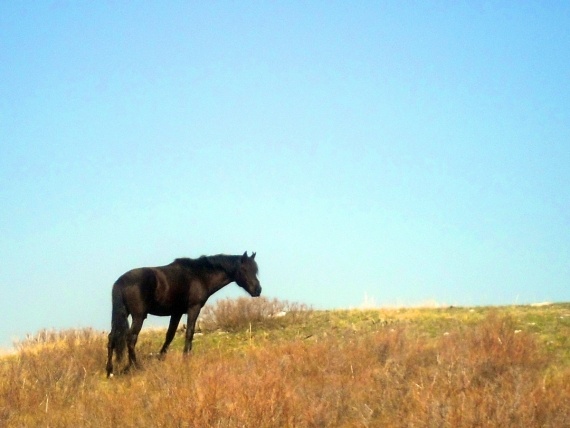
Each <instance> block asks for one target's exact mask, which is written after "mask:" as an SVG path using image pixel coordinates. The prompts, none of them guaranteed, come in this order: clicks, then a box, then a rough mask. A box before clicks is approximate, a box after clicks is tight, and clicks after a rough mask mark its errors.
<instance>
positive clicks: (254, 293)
mask: <svg viewBox="0 0 570 428" xmlns="http://www.w3.org/2000/svg"><path fill="white" fill-rule="evenodd" d="M260 295H261V286H260V285H258V286H257V288H256V289H255V291H254V292H253V293H251V296H252V297H259V296H260Z"/></svg>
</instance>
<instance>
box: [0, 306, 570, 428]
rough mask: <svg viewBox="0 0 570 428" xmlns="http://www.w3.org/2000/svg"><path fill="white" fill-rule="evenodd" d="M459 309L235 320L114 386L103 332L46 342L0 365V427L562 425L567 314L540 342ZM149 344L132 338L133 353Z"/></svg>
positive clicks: (568, 370)
mask: <svg viewBox="0 0 570 428" xmlns="http://www.w3.org/2000/svg"><path fill="white" fill-rule="evenodd" d="M223 305H227V303H224V304H223ZM223 305H222V306H220V308H222V307H223ZM230 305H231V304H230ZM218 309H219V308H218ZM234 309H235V308H234ZM212 310H214V311H216V310H217V309H216V308H213V309H212ZM220 310H222V309H220ZM227 310H228V309H227V308H225V307H224V309H223V311H227ZM236 310H237V309H236ZM566 310H568V305H566V306H564V307H563V308H562V309H561V311H566ZM237 311H238V312H239V311H241V309H240V310H237ZM536 311H539V309H536ZM246 312H247V311H246ZM463 312H464V313H463ZM463 312H462V313H461V314H459V313H458V312H453V311H439V312H438V311H432V312H431V314H432V316H431V318H430V316H429V312H421V313H420V312H418V313H417V314H416V316H415V317H414V316H411V315H410V313H409V312H406V311H398V312H396V311H394V312H390V311H383V312H382V311H366V312H356V311H354V312H318V311H315V312H314V313H313V312H309V313H308V315H307V316H306V317H305V318H295V317H291V319H288V315H289V314H287V315H285V316H283V317H280V318H279V320H280V321H279V322H280V323H279V324H273V322H274V317H268V318H267V320H271V321H270V322H271V324H268V325H266V324H264V323H263V320H259V321H258V322H257V324H255V325H256V327H255V328H252V330H251V332H250V330H249V324H250V321H249V320H246V321H245V324H244V323H242V322H244V320H241V321H240V323H242V324H241V325H242V327H243V328H244V329H245V331H243V330H240V328H242V327H240V328H235V329H234V331H235V332H234V333H226V334H220V333H219V331H213V332H206V333H205V334H204V335H203V336H200V337H199V339H198V340H199V343H197V345H196V347H195V351H196V352H195V353H194V354H193V355H192V356H190V357H188V358H184V357H182V355H181V354H180V353H179V352H172V353H171V354H170V355H168V357H167V358H166V360H165V361H158V360H154V359H151V358H147V359H145V360H144V361H143V364H144V369H143V370H140V371H136V372H134V373H132V374H129V375H123V376H118V377H115V378H114V379H112V380H106V379H105V374H104V371H103V369H104V361H105V346H106V340H105V336H104V335H103V334H100V333H96V332H92V331H88V332H85V331H80V332H73V331H72V332H64V333H61V334H53V335H47V336H45V340H44V341H43V342H42V341H41V340H39V339H38V340H31V341H27V342H26V343H24V344H21V346H20V347H19V350H18V353H17V354H16V355H15V356H10V357H4V358H3V359H1V360H0V379H1V384H0V426H7V427H34V426H41V427H46V426H50V427H67V426H74V427H76V426H85V427H90V426H94V427H114V426H125V427H131V426H132V427H134V426H137V427H141V426H145V427H146V426H164V427H209V426H213V427H253V426H256V427H288V426H290V427H323V426H331V427H357V426H359V427H368V426H370V427H384V426H390V427H400V426H401V427H404V426H405V427H414V426H421V427H431V426H433V427H445V426H448V427H474V426H482V427H499V426H500V427H521V426H524V427H562V426H570V406H568V403H569V402H570V364H569V362H568V361H567V360H566V359H564V354H563V353H559V352H558V350H557V349H556V343H558V342H557V341H562V343H565V342H564V340H565V339H564V337H567V333H568V327H569V324H568V322H567V320H564V319H558V320H551V319H550V318H548V319H545V320H544V323H545V328H544V331H546V330H548V331H549V333H548V337H547V338H546V341H545V338H544V337H543V336H542V335H541V334H540V333H539V332H536V331H532V329H531V328H521V326H528V322H527V321H526V318H524V317H523V318H521V317H518V316H513V315H511V314H509V311H508V310H501V311H484V312H483V311H478V312H475V313H471V314H470V315H469V312H467V311H463ZM224 313H225V312H224ZM242 313H245V312H242ZM466 314H467V315H466ZM533 314H535V315H536V314H538V312H536V313H535V312H533ZM547 316H548V315H547ZM536 317H537V319H542V318H540V316H538V315H536ZM416 320H419V321H416ZM428 321H430V322H428ZM246 325H247V327H245V326H246ZM434 325H435V326H437V325H439V326H440V327H441V328H440V329H439V331H438V330H437V328H436V327H434ZM546 326H548V328H546ZM532 327H533V328H536V323H535V325H534V326H532ZM227 330H231V329H227ZM291 331H293V332H295V333H294V334H290V332H291ZM287 333H289V334H287ZM147 334H148V335H151V334H152V335H156V333H147ZM542 334H544V332H542ZM220 337H224V338H226V339H225V341H223V342H220V340H219V338H220ZM155 340H157V339H156V338H155V337H150V336H147V337H145V336H144V335H143V336H142V337H141V342H142V343H141V355H142V354H143V353H144V352H146V351H147V350H150V348H151V346H150V344H153V343H154V341H155ZM177 340H178V341H181V339H177ZM38 342H39V343H38Z"/></svg>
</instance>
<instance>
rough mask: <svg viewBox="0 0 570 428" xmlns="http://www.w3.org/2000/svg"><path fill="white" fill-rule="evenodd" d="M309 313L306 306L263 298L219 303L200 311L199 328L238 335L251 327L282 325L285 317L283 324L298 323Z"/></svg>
mask: <svg viewBox="0 0 570 428" xmlns="http://www.w3.org/2000/svg"><path fill="white" fill-rule="evenodd" d="M309 312H310V311H309V308H308V307H307V306H306V305H303V304H300V303H289V302H287V301H283V300H278V299H271V300H270V299H268V298H266V297H258V298H255V299H251V298H248V297H240V298H238V299H222V300H218V301H217V302H216V304H215V305H207V306H205V307H204V309H203V310H202V314H201V315H200V320H199V326H200V329H202V330H205V331H212V330H217V329H220V330H224V331H240V330H244V329H247V328H250V327H251V326H256V327H258V326H265V327H272V326H275V325H276V324H280V323H283V321H285V320H284V319H282V318H285V317H286V321H287V322H299V320H300V319H301V318H302V317H303V316H306V315H308V314H309Z"/></svg>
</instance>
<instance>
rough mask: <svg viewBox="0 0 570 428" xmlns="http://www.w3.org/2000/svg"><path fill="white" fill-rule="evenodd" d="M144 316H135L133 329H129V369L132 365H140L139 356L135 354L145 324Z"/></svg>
mask: <svg viewBox="0 0 570 428" xmlns="http://www.w3.org/2000/svg"><path fill="white" fill-rule="evenodd" d="M143 321H144V317H140V316H137V317H135V316H133V323H132V324H131V329H130V331H129V337H128V341H127V348H128V350H129V365H128V367H127V369H130V368H131V366H132V365H134V366H135V367H138V363H137V356H136V354H135V345H136V344H137V339H138V337H139V333H140V331H141V328H142V325H143Z"/></svg>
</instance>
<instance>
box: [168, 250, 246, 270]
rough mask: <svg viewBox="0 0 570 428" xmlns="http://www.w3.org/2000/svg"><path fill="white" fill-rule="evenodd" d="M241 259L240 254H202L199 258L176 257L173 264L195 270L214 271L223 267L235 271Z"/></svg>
mask: <svg viewBox="0 0 570 428" xmlns="http://www.w3.org/2000/svg"><path fill="white" fill-rule="evenodd" d="M239 259H240V256H227V255H225V254H218V255H215V256H201V257H199V258H197V259H190V258H187V257H183V258H180V259H175V260H174V262H173V264H178V265H181V266H184V267H187V268H190V269H192V270H195V271H212V270H218V269H222V270H224V271H226V272H233V271H234V270H235V269H236V267H237V265H238V260H239Z"/></svg>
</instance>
